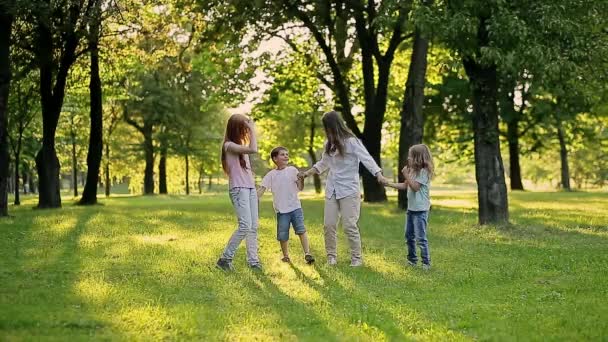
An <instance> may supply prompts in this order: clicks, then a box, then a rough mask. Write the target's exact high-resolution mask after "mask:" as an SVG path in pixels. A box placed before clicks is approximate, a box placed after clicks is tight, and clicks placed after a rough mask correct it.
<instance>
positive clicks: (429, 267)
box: [422, 264, 431, 271]
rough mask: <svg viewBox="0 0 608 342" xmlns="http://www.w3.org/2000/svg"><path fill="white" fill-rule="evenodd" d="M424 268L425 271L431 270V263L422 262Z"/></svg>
mask: <svg viewBox="0 0 608 342" xmlns="http://www.w3.org/2000/svg"><path fill="white" fill-rule="evenodd" d="M422 269H423V270H425V271H430V270H431V264H422Z"/></svg>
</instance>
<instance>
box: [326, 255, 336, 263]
mask: <svg viewBox="0 0 608 342" xmlns="http://www.w3.org/2000/svg"><path fill="white" fill-rule="evenodd" d="M327 264H328V265H329V266H336V265H337V264H338V260H337V259H336V257H334V256H329V255H328V256H327Z"/></svg>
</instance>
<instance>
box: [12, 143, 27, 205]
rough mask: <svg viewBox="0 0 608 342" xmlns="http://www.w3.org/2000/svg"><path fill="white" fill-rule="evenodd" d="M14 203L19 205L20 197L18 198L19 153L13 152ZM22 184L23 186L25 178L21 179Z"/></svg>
mask: <svg viewBox="0 0 608 342" xmlns="http://www.w3.org/2000/svg"><path fill="white" fill-rule="evenodd" d="M14 174H15V179H14V180H15V189H14V190H15V202H14V204H15V205H21V199H20V198H19V154H18V153H15V173H14ZM23 185H24V186H25V178H24V179H23Z"/></svg>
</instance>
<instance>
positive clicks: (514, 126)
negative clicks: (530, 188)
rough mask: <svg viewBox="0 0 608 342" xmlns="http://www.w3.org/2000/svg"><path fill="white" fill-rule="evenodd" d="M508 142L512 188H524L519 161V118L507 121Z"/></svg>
mask: <svg viewBox="0 0 608 342" xmlns="http://www.w3.org/2000/svg"><path fill="white" fill-rule="evenodd" d="M507 142H508V143H509V176H510V178H511V190H523V189H524V184H523V182H522V181H521V167H520V163H519V153H520V151H519V118H514V119H512V120H509V121H508V122H507Z"/></svg>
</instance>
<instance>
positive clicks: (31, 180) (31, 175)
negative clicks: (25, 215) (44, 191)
mask: <svg viewBox="0 0 608 342" xmlns="http://www.w3.org/2000/svg"><path fill="white" fill-rule="evenodd" d="M27 173H28V177H27V178H28V180H29V183H30V193H31V194H35V193H37V192H38V189H37V187H36V183H35V182H34V173H33V172H32V170H31V169H29V170H28V172H27Z"/></svg>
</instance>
